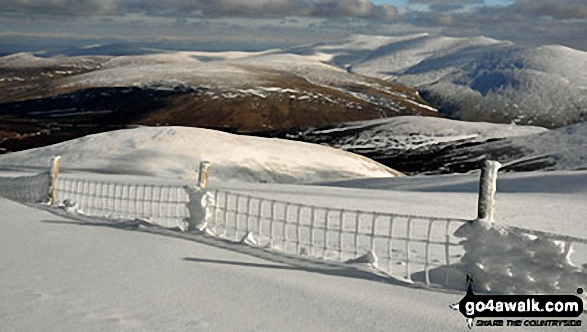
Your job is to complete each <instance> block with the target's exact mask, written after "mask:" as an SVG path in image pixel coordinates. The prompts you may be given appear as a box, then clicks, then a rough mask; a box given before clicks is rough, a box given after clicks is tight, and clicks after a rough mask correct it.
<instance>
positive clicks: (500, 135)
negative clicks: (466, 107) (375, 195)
mask: <svg viewBox="0 0 587 332" xmlns="http://www.w3.org/2000/svg"><path fill="white" fill-rule="evenodd" d="M289 137H290V138H292V139H297V140H302V141H305V142H312V143H319V144H326V145H329V146H332V147H335V148H339V149H343V150H346V151H350V152H354V153H357V154H361V155H363V156H367V157H369V158H372V159H374V160H377V161H378V162H380V163H382V164H385V165H387V166H389V167H392V168H394V169H397V170H399V171H402V172H404V173H408V174H419V173H428V174H438V173H452V172H468V171H471V170H476V169H479V168H480V167H481V164H482V163H483V161H484V160H486V159H492V160H498V161H500V162H502V164H504V165H505V167H504V169H505V170H509V171H531V170H545V169H547V170H553V169H560V170H574V169H584V168H586V167H587V155H586V154H585V153H584V152H583V151H584V150H585V147H586V146H587V140H586V139H585V137H587V123H579V124H576V125H572V126H568V127H564V128H560V129H553V130H547V129H545V128H541V127H532V126H514V125H503V124H490V123H484V122H476V123H472V122H464V121H455V120H448V119H437V118H426V117H409V116H407V117H396V118H391V119H382V120H375V121H366V122H357V123H348V124H345V125H338V126H330V127H323V128H317V129H308V130H306V131H304V132H297V133H290V134H289Z"/></svg>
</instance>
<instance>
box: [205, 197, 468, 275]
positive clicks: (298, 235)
mask: <svg viewBox="0 0 587 332" xmlns="http://www.w3.org/2000/svg"><path fill="white" fill-rule="evenodd" d="M215 202H216V208H215V211H214V216H213V222H212V223H210V224H209V225H208V229H209V230H210V232H211V233H213V234H215V235H216V236H219V237H223V238H226V239H230V240H234V241H239V240H242V239H243V238H244V237H245V236H247V234H249V233H250V234H252V236H253V238H254V240H255V242H256V244H257V245H259V246H266V247H270V248H272V249H277V250H281V251H284V252H286V253H289V254H294V255H298V256H308V257H314V258H323V259H329V260H335V261H340V262H346V261H351V260H353V259H356V258H357V257H360V256H362V255H364V254H366V253H373V254H375V256H376V257H377V258H378V262H377V268H378V269H379V270H382V271H384V272H386V273H388V274H390V275H393V276H395V277H399V278H403V279H406V280H413V281H421V282H423V283H426V284H438V285H443V286H446V285H449V284H450V285H454V284H464V281H465V277H464V275H462V274H461V273H459V272H458V271H456V270H455V269H452V268H450V266H452V265H453V264H454V263H457V262H458V261H459V259H460V257H461V254H462V250H461V248H460V246H459V245H458V243H457V241H456V240H457V239H456V238H454V237H453V236H452V234H453V233H454V231H455V230H456V229H457V228H458V227H459V226H461V225H462V224H463V223H464V222H465V221H464V220H455V219H446V218H430V217H417V216H408V215H399V214H389V213H375V212H367V211H357V210H346V209H330V208H326V207H318V206H310V205H303V204H295V203H289V202H282V201H276V200H267V199H263V198H256V197H251V196H247V195H242V194H236V193H228V192H220V191H216V194H215ZM455 279H458V280H455Z"/></svg>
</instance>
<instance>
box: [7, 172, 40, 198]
mask: <svg viewBox="0 0 587 332" xmlns="http://www.w3.org/2000/svg"><path fill="white" fill-rule="evenodd" d="M50 183H51V179H50V176H49V172H48V171H47V172H43V173H39V174H36V175H27V176H18V177H1V178H0V197H4V198H7V199H11V200H14V201H18V202H31V203H38V202H47V201H48V198H49V186H50Z"/></svg>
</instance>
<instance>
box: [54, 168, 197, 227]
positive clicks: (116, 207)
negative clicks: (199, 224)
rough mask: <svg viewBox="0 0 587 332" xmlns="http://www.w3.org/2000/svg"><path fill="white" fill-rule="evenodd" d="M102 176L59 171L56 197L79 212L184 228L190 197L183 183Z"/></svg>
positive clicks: (187, 216)
mask: <svg viewBox="0 0 587 332" xmlns="http://www.w3.org/2000/svg"><path fill="white" fill-rule="evenodd" d="M148 182H149V181H148V180H146V179H136V180H135V179H124V178H121V177H114V176H105V175H101V176H100V179H92V178H88V177H80V176H79V175H70V174H62V175H61V176H60V177H59V185H58V190H57V199H58V200H59V202H63V201H68V202H69V204H72V205H74V206H73V208H75V210H77V211H78V212H79V213H83V214H84V215H87V216H94V217H105V218H110V219H143V220H146V221H148V222H149V223H152V224H156V225H159V226H163V227H167V228H180V229H186V227H187V225H186V224H187V222H188V220H189V217H190V215H189V211H188V204H189V202H190V197H189V195H188V191H187V188H186V185H185V184H182V183H180V182H178V181H172V180H169V181H168V182H169V183H168V184H165V183H158V181H153V182H152V183H148Z"/></svg>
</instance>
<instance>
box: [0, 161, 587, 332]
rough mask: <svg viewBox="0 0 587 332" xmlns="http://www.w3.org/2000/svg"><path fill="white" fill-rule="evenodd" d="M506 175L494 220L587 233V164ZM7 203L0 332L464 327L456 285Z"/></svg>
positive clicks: (380, 206)
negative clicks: (440, 287)
mask: <svg viewBox="0 0 587 332" xmlns="http://www.w3.org/2000/svg"><path fill="white" fill-rule="evenodd" d="M95 176H96V177H99V176H100V175H95ZM500 178H502V180H500V183H499V194H498V206H497V222H498V223H499V224H513V225H517V226H523V227H527V228H532V229H538V230H540V229H541V230H547V231H555V232H557V233H561V234H568V235H574V236H579V237H587V227H586V225H587V224H586V223H585V221H584V218H582V216H584V215H586V214H587V210H585V209H586V208H585V205H584V204H582V202H584V201H585V198H586V197H585V196H586V195H587V189H586V188H587V183H586V180H585V179H587V174H585V172H567V173H547V174H544V173H539V174H525V175H519V174H512V175H510V174H508V175H505V176H501V177H500ZM332 186H334V187H332ZM220 188H223V189H230V190H232V191H237V192H238V191H239V190H240V191H241V192H243V193H248V194H253V195H256V196H261V197H262V196H265V197H269V198H272V199H282V200H288V201H292V202H301V203H304V202H306V203H309V204H316V205H323V206H344V207H345V208H348V209H353V208H363V209H370V210H374V211H391V212H396V213H397V212H399V213H402V212H403V213H415V212H416V213H418V214H421V215H436V216H444V217H463V218H473V217H474V215H475V203H476V176H472V175H469V176H466V175H465V176H463V175H459V176H457V175H455V176H437V177H417V178H408V177H402V178H391V179H387V180H385V179H372V180H353V181H350V182H349V181H346V182H342V183H340V182H339V183H335V184H329V185H326V186H309V185H305V186H296V185H282V184H251V183H233V184H225V185H223V186H220ZM0 209H1V210H2V212H3V213H2V215H1V216H0V230H1V231H0V251H2V252H3V253H4V254H3V255H0V266H2V273H0V286H1V287H0V295H1V296H2V299H3V301H1V303H0V329H2V330H24V331H29V330H39V329H41V328H42V329H43V330H47V331H63V330H80V329H83V330H90V331H98V330H123V331H136V330H154V331H155V330H157V331H160V330H177V331H188V330H190V331H191V330H203V331H235V330H237V331H242V330H255V331H257V330H261V331H299V330H308V331H356V330H370V331H389V330H395V329H399V330H405V331H449V330H450V331H455V330H457V331H458V330H463V331H464V330H466V323H465V321H464V318H463V317H462V316H461V315H460V314H459V313H458V312H454V311H452V310H450V309H449V308H448V305H449V304H452V303H454V302H457V301H458V300H460V299H461V298H462V296H463V294H461V293H458V292H457V293H444V292H438V291H433V290H424V289H419V288H417V287H416V288H414V287H411V286H408V285H407V284H403V283H398V282H395V281H393V280H390V279H386V280H383V279H381V278H380V277H377V276H376V275H374V274H371V273H368V272H365V271H361V270H354V269H349V268H344V267H341V266H340V265H330V264H324V263H319V262H313V261H307V260H298V259H292V258H289V257H287V256H281V255H279V254H277V253H275V254H269V253H267V252H261V251H258V250H257V249H254V248H250V247H247V246H243V245H237V244H226V243H223V242H215V240H199V241H194V240H193V239H192V240H191V241H190V240H186V239H182V238H180V237H179V236H162V235H157V234H149V233H148V232H141V231H140V228H139V229H138V230H137V229H135V228H133V227H128V225H125V224H110V223H108V222H107V221H104V220H97V219H90V218H85V217H80V216H71V215H64V214H63V213H57V214H54V213H50V212H47V211H43V210H38V209H34V208H31V207H29V206H23V205H20V204H17V203H14V202H10V201H7V200H4V199H0ZM72 248H75V250H72ZM583 253H585V251H583ZM584 258H587V257H584ZM537 330H540V329H537Z"/></svg>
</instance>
